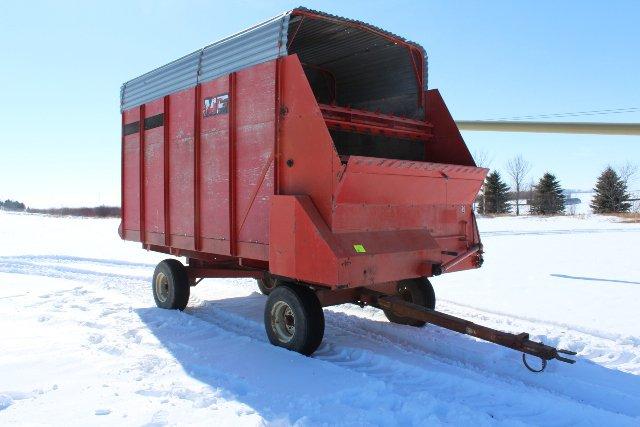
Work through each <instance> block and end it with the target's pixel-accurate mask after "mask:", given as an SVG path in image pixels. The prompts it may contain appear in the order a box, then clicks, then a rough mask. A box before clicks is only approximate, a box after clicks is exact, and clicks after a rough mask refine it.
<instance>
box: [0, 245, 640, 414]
mask: <svg viewBox="0 0 640 427" xmlns="http://www.w3.org/2000/svg"><path fill="white" fill-rule="evenodd" d="M52 259H54V260H56V263H55V264H56V265H47V264H44V265H43V264H41V262H42V261H43V260H44V262H45V263H47V262H50V261H51V260H52ZM84 261H86V260H84V259H82V262H84ZM75 262H77V261H75V260H70V259H67V260H64V259H61V258H38V257H31V258H28V259H27V260H25V259H22V258H20V257H11V258H10V259H7V258H3V259H0V271H2V272H8V273H19V274H29V275H42V276H49V277H60V278H64V279H69V280H75V281H85V282H86V281H87V280H88V281H91V282H100V283H103V284H108V285H110V286H107V288H110V287H113V288H116V289H118V290H119V291H121V292H122V291H124V293H127V294H131V295H132V296H136V297H138V296H140V295H142V294H143V293H144V295H146V293H148V292H149V291H148V280H149V278H150V276H140V275H122V274H118V273H105V272H96V271H92V270H86V269H78V268H74V267H69V266H67V265H68V264H71V265H73V264H74V263H75ZM100 264H109V262H108V261H104V260H101V262H100ZM113 266H114V268H121V266H122V265H121V264H120V263H118V262H115V263H113ZM105 282H106V283H105ZM132 282H133V283H132ZM123 285H124V286H123ZM137 285H143V286H137ZM249 298H250V297H249ZM260 299H263V298H262V297H260ZM222 301H224V300H222ZM190 303H196V304H200V306H196V307H192V308H190V309H188V312H190V313H191V314H193V315H194V316H195V317H198V318H201V319H202V320H205V321H208V322H210V323H214V324H215V325H216V326H218V327H221V328H223V329H229V328H230V332H233V333H234V334H237V335H241V336H246V335H250V336H252V338H255V339H258V340H260V341H263V342H266V337H265V336H264V330H263V325H262V323H261V322H255V321H251V320H247V319H245V318H242V317H241V316H237V315H235V314H233V313H232V312H229V311H226V310H225V309H224V307H221V305H222V304H220V303H216V302H215V301H214V302H204V303H202V302H201V300H200V299H199V298H198V297H197V296H195V297H194V298H193V300H192V301H191V302H190ZM203 307H204V309H203ZM207 307H211V308H212V309H208V308H207ZM327 318H328V322H327V323H328V324H327V330H328V333H327V338H328V340H327V341H326V344H325V345H323V346H322V347H321V348H320V350H319V351H318V353H317V358H318V359H320V360H325V361H327V362H330V363H333V364H335V365H337V366H341V367H343V368H345V369H349V370H351V371H356V372H359V373H362V374H364V375H366V376H370V377H372V378H376V379H379V380H382V381H384V382H385V383H386V384H388V385H389V387H390V388H392V389H393V392H394V393H395V395H396V396H401V397H403V398H407V399H408V398H411V397H415V396H417V395H419V394H420V393H424V392H425V391H429V393H430V395H432V396H433V397H435V396H437V395H438V394H439V393H447V395H455V396H456V399H457V398H461V399H462V401H464V402H465V403H468V405H470V406H469V407H472V408H474V409H475V410H480V411H483V412H484V413H487V414H492V413H493V412H494V410H495V409H496V408H497V409H499V412H500V413H501V414H510V412H509V411H510V410H512V408H513V407H514V406H515V407H520V408H522V406H518V404H519V403H520V402H521V400H519V399H526V398H527V397H526V396H530V395H531V394H534V395H535V396H536V398H540V399H542V401H548V400H549V399H550V397H549V396H551V397H554V399H552V400H553V401H557V398H558V396H555V395H554V393H555V394H557V393H558V391H557V390H553V389H551V390H542V389H540V388H539V387H537V386H536V385H533V386H530V385H529V386H528V385H525V384H522V382H521V380H520V379H517V378H516V379H513V378H509V377H507V378H504V376H503V374H502V373H499V374H498V375H499V376H500V378H496V373H495V372H492V371H489V372H485V371H484V369H486V367H487V364H488V365H491V363H493V362H495V361H492V359H491V358H489V360H487V361H486V362H487V363H486V364H485V365H482V364H480V365H475V366H471V367H470V366H468V365H469V362H468V361H463V362H460V359H456V358H455V356H453V357H452V352H451V351H450V352H445V353H444V354H438V353H437V352H432V351H425V350H424V348H421V346H417V345H415V344H414V343H415V339H414V340H408V339H405V337H403V336H401V337H398V335H397V330H398V328H399V329H400V330H408V329H409V328H402V327H395V328H393V330H389V328H382V329H383V332H382V333H381V332H380V328H376V327H374V328H373V330H372V328H371V323H372V321H371V320H368V319H362V318H361V317H358V316H352V315H349V314H344V313H335V312H333V311H331V310H327ZM386 326H392V327H393V326H394V325H389V324H387V325H386ZM445 332H446V331H445ZM409 333H410V334H412V335H414V338H415V332H414V330H412V331H411V332H409ZM345 335H346V336H348V339H349V340H352V341H353V340H354V339H355V341H354V342H357V343H358V344H362V342H363V340H364V341H365V344H367V345H369V346H370V345H371V344H372V343H373V345H374V348H373V349H366V348H365V349H363V348H353V347H351V346H345V345H341V344H336V343H334V342H332V338H331V337H337V341H340V338H341V336H342V337H344V336H345ZM400 335H404V333H403V334H400ZM438 338H439V339H440V338H443V339H440V340H439V343H440V345H441V346H447V345H449V346H450V345H451V341H452V340H451V339H450V337H446V336H445V337H438ZM596 338H598V337H596ZM600 338H601V337H600ZM470 344H471V345H478V344H479V343H476V342H473V341H470ZM375 346H377V348H376V347H375ZM391 346H395V349H396V350H397V351H399V352H400V354H393V356H397V357H400V356H402V357H405V356H407V355H409V356H415V355H417V356H419V357H420V364H419V365H416V364H414V363H413V361H411V362H412V363H406V362H403V361H399V360H398V358H397V357H392V358H390V357H388V356H387V355H381V354H379V352H378V351H376V350H384V349H383V348H380V347H391ZM454 347H455V346H454ZM465 351H466V349H465ZM405 353H406V354H405ZM453 353H455V351H453ZM480 360H483V359H482V358H481V359H480ZM425 365H430V366H432V367H433V368H435V369H429V370H427V369H425V368H424V367H423V366H425ZM459 371H461V372H459ZM469 378H472V379H469ZM434 379H437V381H438V382H437V383H434V382H433V380H434ZM462 380H464V381H462ZM496 385H497V386H499V387H498V389H500V388H501V387H502V388H503V387H505V386H506V387H507V388H515V390H514V391H513V394H514V396H519V397H518V399H515V400H514V398H511V397H509V396H503V395H501V399H502V400H500V399H496V398H495V396H494V397H493V399H492V400H491V403H488V402H486V396H484V395H485V394H487V393H488V394H489V395H491V394H492V393H493V391H494V390H495V389H496V387H495V386H496ZM474 387H475V389H476V390H477V389H478V388H479V389H480V390H481V392H476V393H472V394H471V395H468V392H467V391H465V390H466V389H467V388H472V389H473V388H474ZM465 393H467V394H465ZM478 393H479V394H478ZM560 395H561V396H559V397H560V398H561V399H562V400H566V402H564V403H563V405H564V406H565V407H566V405H569V406H571V405H573V406H575V405H578V406H577V407H578V408H580V409H579V410H576V409H573V410H572V411H577V413H582V412H583V411H587V412H589V411H592V412H593V411H595V412H594V413H593V414H592V415H593V416H594V417H596V418H599V417H601V416H603V414H608V416H614V414H611V413H610V412H607V411H608V410H607V409H603V408H598V407H593V406H590V405H586V404H584V403H581V402H576V401H575V400H572V399H571V397H568V396H564V395H562V393H560ZM476 399H478V400H480V401H485V403H483V404H477V403H475V402H474V401H475V400H476ZM467 401H469V402H467ZM500 402H502V403H500ZM548 403H549V404H550V405H551V406H550V408H552V409H549V408H546V409H545V408H537V409H536V411H537V410H538V409H540V410H542V411H543V412H544V411H545V410H546V411H547V413H548V414H549V413H553V414H555V415H553V417H552V418H550V420H553V419H555V420H564V421H563V422H567V419H566V417H564V418H563V417H562V413H563V412H564V410H563V409H561V408H560V406H562V405H560V406H558V404H557V402H556V403H552V402H548ZM492 408H493V409H492ZM609 410H610V409H609ZM549 411H551V412H549ZM516 412H517V411H516ZM620 412H623V414H621V415H620V416H621V417H622V418H621V419H619V420H618V421H621V422H625V421H628V420H627V418H626V417H625V415H631V416H635V414H633V413H632V412H631V413H630V412H629V411H627V413H624V411H620ZM514 416H515V415H514ZM511 421H513V420H511ZM573 421H576V420H573Z"/></svg>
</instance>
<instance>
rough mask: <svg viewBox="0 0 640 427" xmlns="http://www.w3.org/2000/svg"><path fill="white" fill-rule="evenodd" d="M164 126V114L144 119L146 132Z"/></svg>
mask: <svg viewBox="0 0 640 427" xmlns="http://www.w3.org/2000/svg"><path fill="white" fill-rule="evenodd" d="M162 125H164V114H163V113H160V114H156V115H155V116H151V117H147V118H146V119H144V130H149V129H153V128H158V127H160V126H162Z"/></svg>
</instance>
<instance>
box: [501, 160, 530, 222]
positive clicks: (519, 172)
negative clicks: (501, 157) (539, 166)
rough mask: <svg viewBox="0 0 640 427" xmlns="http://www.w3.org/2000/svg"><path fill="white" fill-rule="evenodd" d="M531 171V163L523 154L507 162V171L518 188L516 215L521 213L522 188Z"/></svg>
mask: <svg viewBox="0 0 640 427" xmlns="http://www.w3.org/2000/svg"><path fill="white" fill-rule="evenodd" d="M529 171H531V164H530V163H529V162H527V161H526V160H525V159H524V158H523V157H522V155H521V154H518V155H517V156H516V157H513V158H512V159H509V161H508V162H507V173H508V174H509V176H510V177H511V180H512V181H513V184H514V187H515V190H516V215H520V190H521V188H522V184H523V183H524V179H525V178H526V176H527V174H528V173H529Z"/></svg>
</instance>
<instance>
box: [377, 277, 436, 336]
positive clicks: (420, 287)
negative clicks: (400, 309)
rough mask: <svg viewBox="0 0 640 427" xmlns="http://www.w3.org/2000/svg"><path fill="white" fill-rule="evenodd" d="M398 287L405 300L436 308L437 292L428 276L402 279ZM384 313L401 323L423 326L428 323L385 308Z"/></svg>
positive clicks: (399, 293)
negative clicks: (399, 314) (398, 314)
mask: <svg viewBox="0 0 640 427" xmlns="http://www.w3.org/2000/svg"><path fill="white" fill-rule="evenodd" d="M397 289H398V295H399V296H400V297H402V298H403V299H404V300H405V301H408V302H411V303H413V304H416V305H420V306H422V307H427V308H430V309H431V310H434V309H435V308H436V294H435V292H434V290H433V286H432V285H431V282H429V280H428V279H427V278H420V279H407V280H401V281H400V282H398V288H397ZM384 315H385V316H387V319H389V321H390V322H392V323H398V324H400V325H409V326H415V327H417V328H421V327H423V326H424V325H425V324H426V322H423V321H422V320H415V319H411V318H408V317H401V316H396V315H395V314H393V313H392V312H391V311H388V310H384Z"/></svg>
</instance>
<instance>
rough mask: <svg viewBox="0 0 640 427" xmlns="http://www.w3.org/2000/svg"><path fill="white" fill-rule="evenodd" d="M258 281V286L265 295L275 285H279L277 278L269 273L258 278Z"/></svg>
mask: <svg viewBox="0 0 640 427" xmlns="http://www.w3.org/2000/svg"><path fill="white" fill-rule="evenodd" d="M256 281H257V282H258V288H259V289H260V292H262V294H263V295H269V294H270V293H271V292H272V291H273V290H274V289H275V287H276V286H278V283H277V281H276V279H275V278H273V277H271V275H269V274H267V275H265V277H263V278H260V279H256Z"/></svg>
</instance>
